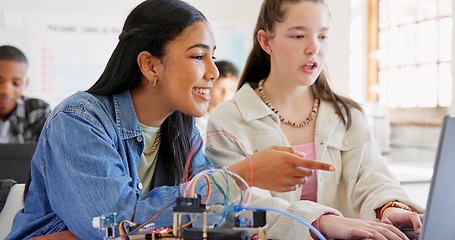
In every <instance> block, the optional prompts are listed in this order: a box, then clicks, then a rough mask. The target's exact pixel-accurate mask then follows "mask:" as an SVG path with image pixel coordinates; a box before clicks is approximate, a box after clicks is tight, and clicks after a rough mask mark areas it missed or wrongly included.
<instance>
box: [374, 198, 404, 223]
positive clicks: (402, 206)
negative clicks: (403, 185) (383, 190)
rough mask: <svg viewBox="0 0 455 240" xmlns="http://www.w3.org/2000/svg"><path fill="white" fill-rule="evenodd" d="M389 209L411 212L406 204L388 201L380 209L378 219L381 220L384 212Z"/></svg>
mask: <svg viewBox="0 0 455 240" xmlns="http://www.w3.org/2000/svg"><path fill="white" fill-rule="evenodd" d="M389 207H396V208H401V209H404V210H406V211H409V212H412V209H411V208H410V207H408V206H407V205H406V204H404V203H401V202H397V201H390V202H388V203H386V204H385V205H384V206H383V207H382V208H381V211H379V217H380V218H379V219H382V215H383V214H384V211H385V210H386V209H387V208H389Z"/></svg>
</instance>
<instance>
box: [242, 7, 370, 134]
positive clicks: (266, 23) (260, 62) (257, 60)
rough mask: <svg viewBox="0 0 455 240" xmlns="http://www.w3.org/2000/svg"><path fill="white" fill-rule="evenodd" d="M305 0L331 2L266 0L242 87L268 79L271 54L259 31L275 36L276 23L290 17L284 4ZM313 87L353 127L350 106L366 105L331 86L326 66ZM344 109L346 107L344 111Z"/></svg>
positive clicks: (255, 30)
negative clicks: (261, 39) (268, 52)
mask: <svg viewBox="0 0 455 240" xmlns="http://www.w3.org/2000/svg"><path fill="white" fill-rule="evenodd" d="M303 1H308V2H314V3H320V4H324V5H327V4H326V2H325V0H265V1H264V2H263V3H262V7H261V11H260V13H259V17H258V20H257V23H256V27H255V29H254V35H253V48H252V50H251V52H250V54H249V56H248V58H247V61H246V64H245V67H244V69H243V72H242V75H241V77H240V81H239V86H238V88H241V87H242V86H243V84H245V83H258V82H259V81H261V80H262V79H264V78H267V76H268V75H269V73H270V56H269V55H268V54H267V53H266V52H265V51H264V50H263V49H262V48H261V45H260V44H259V41H258V39H257V33H258V32H259V30H265V31H268V32H270V33H271V34H272V35H273V34H274V33H275V24H276V23H277V22H282V21H284V18H285V16H286V8H285V6H284V5H285V4H287V5H291V4H295V3H299V2H303ZM311 90H312V92H313V94H314V95H315V96H316V97H317V98H319V99H324V100H327V101H330V102H331V103H332V105H333V107H334V108H335V111H336V113H337V115H338V116H339V117H340V118H341V119H342V120H343V123H344V124H345V126H346V129H349V127H350V126H351V121H352V117H351V111H350V109H349V107H354V108H357V109H359V110H362V107H361V106H360V105H359V104H358V103H356V102H355V101H353V100H352V99H349V98H347V97H343V96H341V95H338V94H336V93H335V92H333V90H332V89H331V88H330V85H329V74H328V72H327V69H326V68H325V67H324V68H323V69H322V72H321V74H320V75H319V76H318V78H317V79H316V82H315V83H314V84H313V85H312V86H311ZM340 104H341V106H340ZM343 109H344V110H345V112H344V113H343Z"/></svg>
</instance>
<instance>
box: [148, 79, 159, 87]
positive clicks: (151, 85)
mask: <svg viewBox="0 0 455 240" xmlns="http://www.w3.org/2000/svg"><path fill="white" fill-rule="evenodd" d="M156 81H158V80H156V77H153V84H152V83H151V82H152V81H149V86H150V87H155V85H156Z"/></svg>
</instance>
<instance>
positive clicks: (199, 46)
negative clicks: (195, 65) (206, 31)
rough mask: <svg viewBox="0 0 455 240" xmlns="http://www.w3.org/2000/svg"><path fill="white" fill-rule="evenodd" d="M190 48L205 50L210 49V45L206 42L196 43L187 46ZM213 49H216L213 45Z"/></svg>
mask: <svg viewBox="0 0 455 240" xmlns="http://www.w3.org/2000/svg"><path fill="white" fill-rule="evenodd" d="M192 48H202V49H207V50H210V47H209V45H207V44H203V43H198V44H195V45H193V46H191V47H189V48H188V49H187V50H190V49H192ZM215 49H216V46H215V47H213V50H215Z"/></svg>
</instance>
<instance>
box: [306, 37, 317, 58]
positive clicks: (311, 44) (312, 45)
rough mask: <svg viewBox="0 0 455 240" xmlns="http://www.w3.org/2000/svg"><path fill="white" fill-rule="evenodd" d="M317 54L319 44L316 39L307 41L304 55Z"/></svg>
mask: <svg viewBox="0 0 455 240" xmlns="http://www.w3.org/2000/svg"><path fill="white" fill-rule="evenodd" d="M318 53H319V42H318V40H317V39H314V38H313V39H309V40H308V45H307V46H306V48H305V54H307V55H315V54H318Z"/></svg>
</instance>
